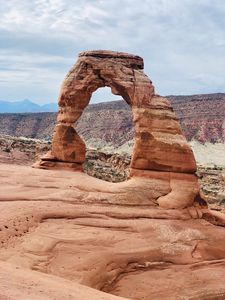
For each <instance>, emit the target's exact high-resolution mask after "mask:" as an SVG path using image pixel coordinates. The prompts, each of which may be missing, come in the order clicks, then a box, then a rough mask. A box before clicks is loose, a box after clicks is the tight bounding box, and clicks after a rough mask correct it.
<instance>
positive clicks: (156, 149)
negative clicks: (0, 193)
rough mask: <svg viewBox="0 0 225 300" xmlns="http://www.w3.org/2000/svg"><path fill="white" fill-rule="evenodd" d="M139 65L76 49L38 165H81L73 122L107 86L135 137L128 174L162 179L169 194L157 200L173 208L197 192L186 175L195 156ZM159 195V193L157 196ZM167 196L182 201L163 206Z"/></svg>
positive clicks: (127, 57)
mask: <svg viewBox="0 0 225 300" xmlns="http://www.w3.org/2000/svg"><path fill="white" fill-rule="evenodd" d="M143 67H144V64H143V59H142V58H141V57H139V56H135V55H131V54H127V53H121V52H112V51H88V52H83V53H81V54H80V55H79V58H78V61H77V62H76V64H75V65H74V66H73V67H72V69H71V70H70V71H69V73H68V75H67V76H66V78H65V80H64V82H63V85H62V88H61V92H60V95H59V112H58V118H57V122H58V123H57V125H56V127H55V132H54V136H53V142H52V150H51V153H49V154H48V155H47V156H45V157H44V158H43V160H42V161H41V162H40V163H39V164H38V167H42V168H54V167H60V168H61V167H65V168H75V169H78V170H80V169H81V165H82V163H83V162H84V160H85V144H84V142H83V141H82V139H81V138H80V137H79V135H78V134H77V132H76V130H75V129H74V123H75V122H76V121H77V120H78V119H79V117H80V116H81V114H82V112H83V110H84V109H85V107H86V106H87V105H88V103H89V101H90V99H91V95H92V93H93V92H94V91H95V90H97V89H98V88H100V87H104V86H109V87H110V88H111V90H112V93H114V94H116V95H118V94H119V95H121V96H122V97H123V99H124V100H125V101H126V102H127V103H128V104H129V105H130V106H131V108H132V113H133V122H134V127H135V139H134V149H133V154H132V160H131V176H143V171H145V176H146V174H148V175H147V176H148V177H149V178H153V177H154V176H156V177H158V178H159V177H160V178H162V180H163V181H166V182H167V185H168V186H169V187H170V188H169V190H170V192H169V195H167V196H166V198H165V199H164V200H163V199H160V201H159V202H158V204H159V205H160V206H163V207H164V206H165V207H166V206H168V207H172V208H175V207H187V206H189V205H191V204H192V203H193V201H194V197H195V195H196V193H197V192H198V185H197V179H196V177H195V176H194V175H188V174H194V173H195V171H196V163H195V159H194V156H193V153H192V150H191V149H190V147H189V146H188V144H187V141H186V139H185V137H184V136H183V134H182V131H181V128H180V125H179V122H178V120H177V118H176V116H175V114H174V112H173V110H172V107H171V105H170V103H169V101H168V100H167V99H166V98H163V97H160V96H158V95H156V94H155V92H154V87H153V85H152V82H151V80H150V79H149V78H148V77H147V76H146V75H145V73H144V72H143ZM146 171H148V172H147V173H146ZM155 171H160V173H158V174H157V173H155ZM164 172H165V173H164ZM179 173H181V174H180V175H179ZM183 173H185V174H186V175H182V174H183ZM182 180H183V181H182ZM181 182H182V183H181ZM187 182H188V183H187ZM181 186H184V187H185V188H183V187H182V188H181ZM164 196H165V193H164V192H162V194H161V195H159V197H164ZM170 196H173V198H174V199H175V198H177V199H179V201H181V202H180V203H179V204H178V202H179V201H178V200H176V201H175V200H174V201H173V202H171V203H170V204H168V202H169V201H168V198H170ZM172 203H173V204H172Z"/></svg>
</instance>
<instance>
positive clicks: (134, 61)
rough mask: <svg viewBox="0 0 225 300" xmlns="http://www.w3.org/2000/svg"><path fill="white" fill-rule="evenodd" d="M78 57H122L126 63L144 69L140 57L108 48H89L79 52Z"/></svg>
mask: <svg viewBox="0 0 225 300" xmlns="http://www.w3.org/2000/svg"><path fill="white" fill-rule="evenodd" d="M78 56H79V57H83V56H86V57H88V56H91V57H95V58H103V59H105V58H109V59H110V58H111V59H112V58H113V59H123V60H124V61H125V60H126V63H130V64H131V65H133V67H136V68H139V69H144V60H143V58H142V57H140V56H138V55H134V54H129V53H126V52H116V51H110V50H90V51H83V52H80V53H79V55H78Z"/></svg>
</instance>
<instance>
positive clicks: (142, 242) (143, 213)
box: [0, 164, 225, 300]
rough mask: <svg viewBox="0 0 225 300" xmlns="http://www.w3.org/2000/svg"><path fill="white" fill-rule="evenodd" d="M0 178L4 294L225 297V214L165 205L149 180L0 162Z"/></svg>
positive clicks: (0, 261)
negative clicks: (109, 179) (152, 196)
mask: <svg viewBox="0 0 225 300" xmlns="http://www.w3.org/2000/svg"><path fill="white" fill-rule="evenodd" d="M0 180H1V189H0V246H1V248H0V286H1V289H0V299H10V300H11V299H13V300H18V299H19V300H20V299H21V300H22V299H35V300H36V299H38V300H39V299H43V300H44V299H52V300H53V299H57V300H58V299H93V300H95V299H96V300H97V299H105V300H107V299H109V300H110V299H112V300H113V299H115V300H116V299H117V298H113V296H112V295H110V294H105V293H103V292H107V293H111V294H114V295H117V296H120V297H124V298H126V299H138V300H144V299H145V300H146V299H159V298H160V299H165V300H168V299H171V300H172V299H174V300H175V299H196V300H197V299H198V300H203V299H204V300H209V299H224V298H225V279H224V278H225V229H224V227H221V226H215V225H213V224H212V223H216V224H220V225H223V224H224V222H225V218H224V216H223V215H220V214H218V213H217V212H214V214H215V215H214V217H213V215H212V213H211V212H210V211H209V210H208V209H207V207H206V206H200V205H199V204H198V203H196V204H195V206H192V207H189V208H186V209H175V210H174V209H161V208H159V207H158V206H157V205H156V204H155V203H153V202H151V201H149V200H148V199H149V193H153V190H152V187H150V186H149V181H148V180H145V179H144V178H132V179H131V180H130V181H128V182H125V183H116V184H115V183H109V182H105V181H101V180H98V179H96V178H93V177H89V176H88V175H86V174H84V173H81V172H68V171H62V170H54V171H51V170H41V169H32V168H30V167H25V166H16V165H7V164H1V165H0ZM160 184H161V185H162V182H159V181H157V180H155V187H154V193H155V196H156V198H155V202H157V190H156V189H155V188H156V187H157V186H159V185H160ZM131 187H132V188H131ZM140 187H142V189H141V188H140ZM144 187H145V188H144ZM164 188H165V189H166V188H167V186H166V185H164ZM131 191H132V192H131ZM143 195H144V199H146V200H145V201H140V199H142V198H143ZM124 197H125V198H124ZM125 199H126V201H125ZM207 220H209V221H210V222H209V221H207ZM80 284H81V285H80ZM91 288H94V289H97V290H99V291H97V290H93V289H91ZM100 291H101V292H100ZM118 299H121V298H118Z"/></svg>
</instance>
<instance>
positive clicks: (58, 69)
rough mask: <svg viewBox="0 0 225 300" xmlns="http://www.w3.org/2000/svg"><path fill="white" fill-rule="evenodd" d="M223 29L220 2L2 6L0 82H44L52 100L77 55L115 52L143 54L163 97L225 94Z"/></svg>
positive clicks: (79, 0)
mask: <svg viewBox="0 0 225 300" xmlns="http://www.w3.org/2000/svg"><path fill="white" fill-rule="evenodd" d="M1 2H2V3H1ZM224 28H225V2H224V1H221V0H214V1H213V0H198V1H196V0H182V1H181V0H142V1H139V2H138V1H136V0H76V1H72V0H23V1H21V0H10V1H7V2H6V1H3V0H0V31H1V32H2V34H1V33H0V34H1V39H2V42H1V43H0V49H2V51H3V49H4V51H5V54H4V55H3V52H2V51H1V52H0V60H1V61H0V63H3V65H4V67H5V70H1V74H0V76H4V75H5V78H7V80H8V81H11V82H12V83H13V82H14V81H17V80H18V79H19V78H20V81H21V80H23V79H24V80H25V79H26V78H28V79H26V82H27V87H28V86H31V85H32V82H33V83H34V82H35V80H37V78H38V80H39V82H40V83H44V82H45V81H46V80H47V79H46V78H47V77H48V76H49V77H50V78H51V82H52V84H51V88H52V91H51V95H55V92H53V90H54V91H57V90H58V84H59V81H58V79H57V78H59V77H62V76H64V74H65V71H66V68H69V65H70V64H72V63H73V61H74V59H75V58H76V56H77V53H78V52H79V51H81V50H86V49H112V50H119V51H126V52H131V53H135V54H139V55H141V56H143V57H144V59H145V70H146V73H147V74H148V75H150V77H151V79H153V82H154V83H155V85H156V87H157V90H158V91H159V92H160V93H162V94H173V93H174V94H176V93H198V92H204V91H205V92H209V91H210V89H211V90H212V91H215V90H216V91H221V92H222V91H224V80H223V78H224V75H223V69H224V67H225V56H224V53H225V31H224ZM1 53H2V55H3V56H2V59H1ZM12 53H14V54H12ZM13 65H16V69H17V71H16V70H14V71H13V72H12V71H9V70H10V68H11V69H12V66H13ZM29 70H30V71H29ZM31 70H32V71H33V72H36V73H35V74H36V75H35V78H34V76H33V77H31V78H30V74H31ZM7 72H11V73H10V74H11V76H10V75H9V73H7ZM26 72H27V73H26ZM7 74H8V75H7ZM22 74H23V75H22ZM26 74H28V75H26ZM26 76H27V77H26ZM55 76H56V77H55ZM29 78H30V79H29ZM200 78H201V79H200ZM53 80H55V84H54V82H53ZM212 85H213V88H212ZM1 88H2V93H3V95H4V97H7V89H6V88H5V89H4V86H3V83H2V84H1ZM27 90H28V89H27ZM27 90H24V97H29V96H30V95H25V93H26V92H27ZM40 90H41V88H40V89H39V91H38V95H40V94H41V93H40ZM48 90H49V89H48ZM36 92H37V90H36V89H33V93H34V94H35V93H36ZM15 94H16V89H15ZM30 97H31V96H30ZM0 98H2V95H0Z"/></svg>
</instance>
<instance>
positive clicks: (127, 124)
mask: <svg viewBox="0 0 225 300" xmlns="http://www.w3.org/2000/svg"><path fill="white" fill-rule="evenodd" d="M74 126H75V130H76V131H77V133H78V134H79V136H80V137H81V138H82V139H83V141H84V142H85V145H86V157H85V162H84V164H83V168H84V171H85V172H86V173H87V174H89V175H91V176H93V177H97V178H100V179H103V180H106V181H111V182H121V181H125V180H127V179H128V177H129V167H130V159H131V153H132V148H133V144H134V141H133V136H134V124H133V120H132V111H131V107H130V106H129V105H128V104H127V102H126V101H125V100H124V99H123V97H122V96H121V95H119V94H118V93H117V95H114V94H113V93H112V89H111V88H110V87H101V88H98V89H97V90H96V91H95V92H93V93H92V95H91V99H90V101H89V103H88V105H87V106H86V108H85V109H84V111H83V113H82V115H81V117H80V118H79V119H78V120H77V122H75V125H74Z"/></svg>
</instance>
